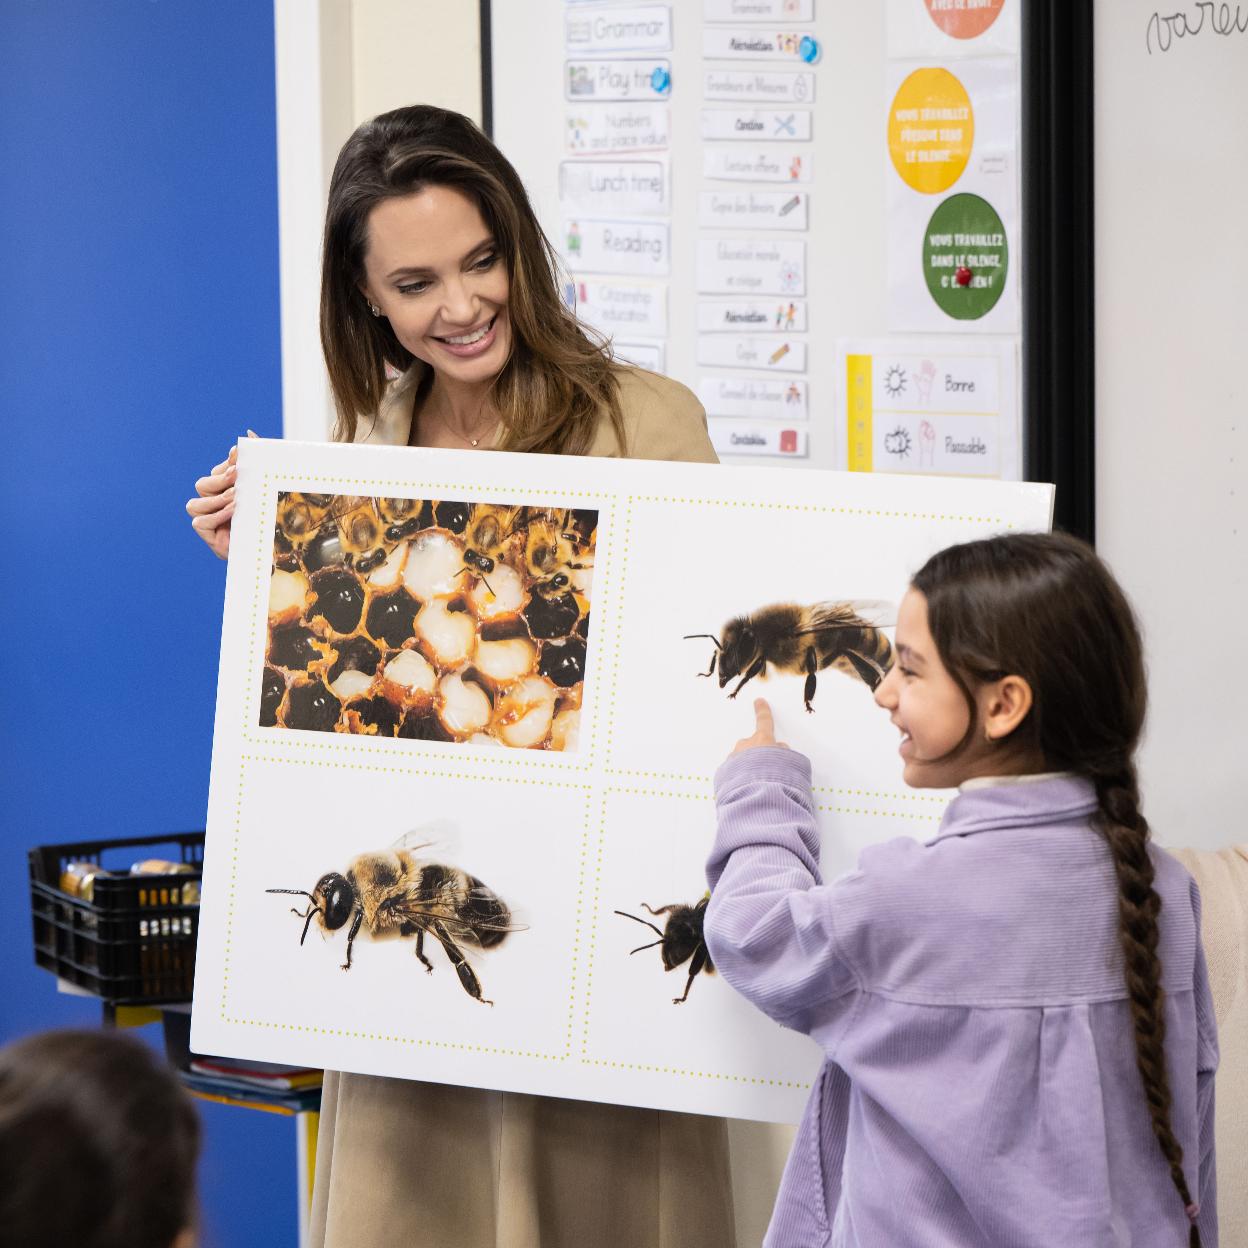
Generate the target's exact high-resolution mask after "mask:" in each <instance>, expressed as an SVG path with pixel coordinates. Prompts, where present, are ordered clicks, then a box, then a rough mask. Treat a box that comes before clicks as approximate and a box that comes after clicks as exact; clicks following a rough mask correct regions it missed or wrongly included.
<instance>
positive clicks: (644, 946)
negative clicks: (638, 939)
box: [628, 940, 663, 957]
mask: <svg viewBox="0 0 1248 1248" xmlns="http://www.w3.org/2000/svg"><path fill="white" fill-rule="evenodd" d="M662 943H663V942H662V941H661V940H652V941H651V942H650V943H649V944H648V945H638V946H637V948H636V949H630V950H629V951H628V953H629V957H632V955H633V954H634V953H640V952H641V951H642V950H643V949H653V948H654V947H655V945H661V944H662Z"/></svg>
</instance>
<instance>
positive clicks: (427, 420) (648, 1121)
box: [187, 106, 735, 1248]
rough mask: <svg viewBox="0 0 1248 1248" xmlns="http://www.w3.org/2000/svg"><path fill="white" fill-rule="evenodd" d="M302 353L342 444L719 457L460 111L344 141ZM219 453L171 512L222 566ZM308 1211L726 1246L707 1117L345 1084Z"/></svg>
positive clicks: (441, 1226)
mask: <svg viewBox="0 0 1248 1248" xmlns="http://www.w3.org/2000/svg"><path fill="white" fill-rule="evenodd" d="M321 342H322V345H323V348H324V352H325V361H326V364H327V366H328V369H329V377H330V383H331V385H332V387H333V391H334V398H335V402H336V405H337V409H338V425H337V428H336V430H335V434H336V437H337V438H338V439H339V440H341V441H356V442H370V443H374V444H387V445H399V446H403V445H408V446H437V447H450V448H454V449H457V450H471V449H482V450H484V449H496V450H506V451H538V452H544V453H548V454H564V455H606V456H630V457H633V458H638V459H667V460H684V461H693V462H714V460H715V453H714V451H713V450H712V449H711V445H710V441H709V440H708V438H707V435H706V422H705V417H704V414H703V412H702V408H701V406H700V405H699V404H698V402H697V400H696V399H695V398H694V397H693V395H692V394H690V392H689V391H688V390H686V389H685V388H684V387H683V386H680V385H678V384H677V383H675V382H673V381H670V380H668V379H666V378H663V377H658V376H656V375H655V374H652V373H647V372H643V371H642V370H640V369H635V368H629V367H624V366H621V365H619V364H617V363H616V362H614V361H613V360H612V358H611V353H610V349H609V348H608V347H606V346H604V345H602V344H600V343H598V342H594V341H591V339H590V338H588V337H587V336H586V334H585V332H584V331H583V329H582V328H581V326H580V325H579V324H578V323H577V321H576V319H575V317H574V316H573V315H572V314H571V313H570V312H569V311H568V310H567V309H566V308H565V307H564V305H563V303H562V301H561V299H560V297H559V286H558V279H557V263H556V259H555V255H554V252H553V249H552V248H551V246H550V243H549V242H548V240H547V239H546V237H545V236H544V234H543V233H542V230H541V228H540V226H539V225H538V223H537V219H536V217H535V216H534V213H533V209H532V207H531V205H530V204H529V201H528V197H527V195H526V194H525V191H524V187H523V185H522V184H521V182H520V179H519V177H518V176H517V174H516V172H515V170H514V169H513V168H512V167H511V166H510V165H509V164H508V163H507V161H506V160H505V159H504V158H503V156H502V155H501V153H500V152H499V151H498V149H497V148H495V147H494V145H493V144H492V143H490V141H489V140H488V139H487V138H486V137H485V136H484V135H483V134H482V133H481V132H480V131H479V130H478V129H477V128H476V127H475V126H474V125H473V124H472V123H471V122H470V121H468V120H467V119H466V118H464V117H461V116H459V115H458V114H456V113H449V112H445V111H443V110H441V109H437V108H430V107H424V106H417V107H412V108H405V109H399V110H397V111H395V112H392V113H386V114H384V115H383V116H381V117H378V118H376V119H375V120H373V121H371V122H366V123H365V124H364V125H363V126H361V127H360V128H359V129H358V130H357V131H356V132H355V133H354V134H353V135H352V136H351V138H350V139H349V140H348V141H347V143H346V146H345V147H344V148H343V149H342V152H341V154H340V155H339V157H338V163H337V165H336V167H335V169H334V177H333V181H332V183H331V185H330V192H329V206H328V211H327V216H326V224H325V248H324V257H323V265H322V282H321ZM395 371H397V372H398V374H399V376H398V377H397V379H396V380H394V381H393V382H387V377H388V376H392V375H393V373H394V372H395ZM233 459H234V455H233V452H231V455H230V457H229V459H227V460H226V461H225V462H224V463H222V464H219V465H217V467H216V468H214V469H213V471H212V473H211V474H210V475H209V476H208V477H205V478H201V479H200V480H199V481H197V482H196V493H197V497H196V498H195V499H192V500H191V502H189V503H188V504H187V510H188V511H189V512H190V513H191V515H192V517H193V520H192V524H193V526H194V528H195V530H196V531H197V532H198V533H199V534H200V536H201V537H203V538H204V540H205V541H207V542H208V543H209V544H210V545H211V546H212V548H213V549H214V550H215V551H216V553H217V554H218V555H221V556H224V555H225V554H226V553H227V551H228V548H229V523H230V518H231V516H232V515H233V493H234V467H233ZM313 1206H314V1207H313V1242H314V1243H315V1244H317V1245H323V1246H324V1248H346V1246H347V1245H355V1244H360V1243H368V1242H373V1241H375V1240H376V1241H380V1240H382V1239H383V1238H393V1237H401V1238H402V1240H403V1241H404V1242H405V1243H407V1244H410V1245H413V1248H418V1246H421V1245H429V1246H430V1248H433V1246H435V1245H436V1246H437V1248H531V1246H532V1248H536V1246H537V1245H539V1244H540V1245H541V1246H542V1248H561V1246H563V1245H567V1246H569V1248H571V1246H573V1245H575V1246H576V1248H585V1246H587V1245H596V1246H605V1248H609V1246H610V1245H616V1244H618V1245H620V1246H621V1248H623V1246H624V1245H627V1246H628V1248H669V1246H671V1248H675V1246H676V1245H680V1248H700V1246H701V1245H705V1246H706V1248H711V1246H712V1245H713V1246H714V1248H725V1246H728V1248H731V1245H732V1244H733V1242H734V1239H735V1236H734V1231H733V1216H732V1199H731V1189H730V1185H729V1177H728V1145H727V1134H726V1131H725V1124H724V1123H723V1121H722V1120H720V1119H714V1118H705V1117H700V1116H697V1115H687V1114H675V1113H666V1112H663V1113H660V1112H656V1111H652V1110H641V1109H633V1108H628V1107H622V1106H613V1105H601V1104H595V1103H590V1102H583V1101H571V1100H559V1099H556V1098H549V1097H534V1096H521V1095H515V1094H510V1093H497V1092H489V1091H484V1090H478V1089H472V1088H459V1087H450V1086H444V1085H439V1084H428V1083H419V1082H408V1081H404V1080H395V1079H381V1078H374V1077H369V1076H361V1075H345V1074H344V1075H333V1074H330V1075H327V1077H326V1084H325V1095H324V1102H323V1107H322V1113H321V1129H320V1139H319V1144H318V1152H317V1173H316V1190H315V1194H314V1199H313Z"/></svg>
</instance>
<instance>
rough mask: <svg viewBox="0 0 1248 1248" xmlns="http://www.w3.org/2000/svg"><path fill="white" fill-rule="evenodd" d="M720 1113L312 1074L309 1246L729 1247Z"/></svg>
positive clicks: (726, 1176) (725, 1156)
mask: <svg viewBox="0 0 1248 1248" xmlns="http://www.w3.org/2000/svg"><path fill="white" fill-rule="evenodd" d="M735 1242H736V1241H735V1232H734V1230H733V1209H732V1187H731V1181H730V1177H729V1165H728V1134H727V1125H726V1123H725V1122H724V1120H723V1119H722V1118H706V1117H702V1116H701V1115H697V1114H676V1113H669V1112H665V1111H659V1110H649V1109H633V1108H628V1107H625V1106H619V1105H602V1104H597V1103H595V1102H590V1101H572V1100H559V1099H557V1098H554V1097H545V1096H522V1095H518V1094H515V1093H510V1092H489V1091H483V1090H480V1089H476V1088H459V1087H450V1086H447V1085H444V1084H437V1083H417V1082H412V1081H408V1080H401V1079H382V1078H378V1077H375V1076H369V1075H345V1074H344V1075H339V1074H333V1073H330V1072H327V1073H326V1075H325V1092H324V1099H323V1102H322V1108H321V1127H320V1136H319V1139H318V1143H317V1156H316V1180H315V1190H314V1194H313V1201H312V1244H313V1248H357V1246H358V1245H361V1244H380V1243H401V1244H403V1245H404V1248H733V1245H734V1244H735Z"/></svg>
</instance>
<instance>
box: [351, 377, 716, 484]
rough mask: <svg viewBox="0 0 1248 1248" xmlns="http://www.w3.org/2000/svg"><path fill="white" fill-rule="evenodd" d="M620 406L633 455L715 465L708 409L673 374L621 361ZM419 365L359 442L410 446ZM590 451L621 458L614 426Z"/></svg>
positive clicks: (360, 431) (360, 430) (363, 426)
mask: <svg viewBox="0 0 1248 1248" xmlns="http://www.w3.org/2000/svg"><path fill="white" fill-rule="evenodd" d="M616 376H617V377H618V378H619V382H620V409H621V412H622V414H623V417H624V428H625V433H626V437H627V441H628V455H629V458H630V459H668V460H674V461H676V462H678V463H694V464H714V463H717V462H718V460H717V459H716V457H715V451H714V449H713V448H712V446H711V440H710V438H708V437H707V434H706V413H705V412H704V411H703V410H702V404H701V403H699V402H698V400H697V399H696V398H695V397H694V395H693V393H692V391H690V390H689V389H688V388H687V387H685V386H682V385H681V384H680V382H678V381H673V380H672V379H671V378H670V377H661V376H659V374H658V373H649V372H647V371H646V370H645V369H644V368H633V367H632V366H631V365H618V366H617V367H616ZM416 380H417V372H416V369H414V368H411V369H408V371H407V372H406V373H404V374H403V376H402V377H400V378H399V379H398V380H397V381H396V382H395V383H394V384H393V385H392V386H391V387H390V389H389V390H388V391H387V392H386V397H385V399H384V400H383V401H382V405H381V411H380V412H379V413H378V415H377V420H376V421H375V422H374V423H371V424H370V423H369V422H368V421H365V420H361V421H360V422H359V425H358V426H357V428H356V431H355V440H356V441H357V442H367V443H369V444H370V445H373V446H406V445H407V444H408V441H409V440H410V437H411V432H412V395H413V391H414V390H415V386H416ZM589 454H590V455H599V456H605V457H609V458H618V457H619V455H620V445H619V442H618V440H617V439H616V436H615V430H614V429H613V428H612V427H611V426H610V424H606V423H604V424H602V425H600V426H599V429H598V435H597V437H595V439H594V442H593V445H592V446H591V447H590V448H589Z"/></svg>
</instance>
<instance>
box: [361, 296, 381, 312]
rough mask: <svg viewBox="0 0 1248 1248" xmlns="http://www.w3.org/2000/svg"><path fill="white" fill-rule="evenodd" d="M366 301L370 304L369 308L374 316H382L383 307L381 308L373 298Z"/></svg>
mask: <svg viewBox="0 0 1248 1248" xmlns="http://www.w3.org/2000/svg"><path fill="white" fill-rule="evenodd" d="M365 302H366V303H367V304H368V310H369V311H370V312H371V313H372V314H373V315H374V316H380V315H381V309H380V308H379V307H378V306H377V305H376V304H375V303H374V302H373V301H372V300H371V299H368V300H365Z"/></svg>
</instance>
